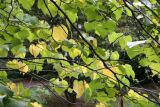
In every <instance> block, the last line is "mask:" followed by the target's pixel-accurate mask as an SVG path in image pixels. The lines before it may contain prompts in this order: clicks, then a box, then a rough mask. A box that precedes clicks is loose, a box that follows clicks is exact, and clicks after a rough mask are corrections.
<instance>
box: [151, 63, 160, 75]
mask: <svg viewBox="0 0 160 107" xmlns="http://www.w3.org/2000/svg"><path fill="white" fill-rule="evenodd" d="M149 67H150V68H151V70H152V72H153V75H155V74H158V73H160V69H159V68H160V63H151V64H150V65H149Z"/></svg>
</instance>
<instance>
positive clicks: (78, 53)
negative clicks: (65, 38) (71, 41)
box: [73, 48, 81, 56]
mask: <svg viewBox="0 0 160 107" xmlns="http://www.w3.org/2000/svg"><path fill="white" fill-rule="evenodd" d="M73 53H74V55H76V56H78V55H81V51H80V50H79V49H77V48H74V50H73Z"/></svg>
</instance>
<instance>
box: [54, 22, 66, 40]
mask: <svg viewBox="0 0 160 107" xmlns="http://www.w3.org/2000/svg"><path fill="white" fill-rule="evenodd" d="M67 36H68V29H67V27H66V26H65V25H63V24H61V25H58V26H55V27H53V34H52V37H53V39H54V40H55V41H63V40H65V39H66V38H67Z"/></svg>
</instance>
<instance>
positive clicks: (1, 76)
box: [0, 71, 7, 80]
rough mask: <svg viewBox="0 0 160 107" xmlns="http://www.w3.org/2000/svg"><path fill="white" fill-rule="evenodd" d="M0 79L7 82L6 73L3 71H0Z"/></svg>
mask: <svg viewBox="0 0 160 107" xmlns="http://www.w3.org/2000/svg"><path fill="white" fill-rule="evenodd" d="M0 78H1V79H3V80H7V73H6V72H5V71H0Z"/></svg>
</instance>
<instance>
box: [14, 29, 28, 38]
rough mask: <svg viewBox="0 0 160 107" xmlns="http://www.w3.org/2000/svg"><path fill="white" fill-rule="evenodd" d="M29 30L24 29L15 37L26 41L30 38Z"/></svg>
mask: <svg viewBox="0 0 160 107" xmlns="http://www.w3.org/2000/svg"><path fill="white" fill-rule="evenodd" d="M29 34H30V33H29V30H28V29H23V30H21V31H19V32H17V33H16V34H15V35H14V36H15V37H16V38H18V39H20V40H24V39H26V38H27V37H28V36H29Z"/></svg>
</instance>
